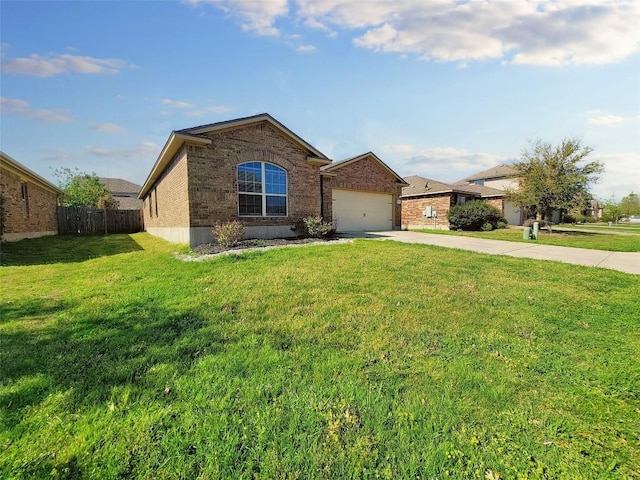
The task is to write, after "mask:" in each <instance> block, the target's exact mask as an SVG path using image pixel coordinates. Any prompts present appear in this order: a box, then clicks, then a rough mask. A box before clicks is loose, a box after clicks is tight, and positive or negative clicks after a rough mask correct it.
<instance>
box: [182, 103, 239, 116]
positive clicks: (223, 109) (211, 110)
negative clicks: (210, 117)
mask: <svg viewBox="0 0 640 480" xmlns="http://www.w3.org/2000/svg"><path fill="white" fill-rule="evenodd" d="M232 111H233V107H230V106H227V105H217V106H213V107H205V108H201V109H199V110H192V111H190V112H186V113H185V115H186V116H187V117H201V116H202V115H207V114H217V113H229V112H232Z"/></svg>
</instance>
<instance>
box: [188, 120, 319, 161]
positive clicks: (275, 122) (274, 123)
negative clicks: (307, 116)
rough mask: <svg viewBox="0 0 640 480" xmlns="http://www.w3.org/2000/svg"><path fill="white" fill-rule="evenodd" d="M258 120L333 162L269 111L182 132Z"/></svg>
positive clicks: (208, 130)
mask: <svg viewBox="0 0 640 480" xmlns="http://www.w3.org/2000/svg"><path fill="white" fill-rule="evenodd" d="M258 122H267V123H269V124H270V125H271V126H273V127H274V128H276V129H278V130H280V131H281V132H283V133H284V134H286V135H287V136H288V137H289V138H291V139H292V140H294V141H295V142H296V143H297V144H298V145H300V146H301V147H303V148H305V149H306V150H309V151H310V152H311V153H313V155H315V157H317V158H318V159H324V160H327V161H328V162H329V163H331V160H329V158H328V157H327V156H326V155H325V154H324V153H322V152H321V151H320V150H318V149H317V148H315V147H314V146H313V145H311V144H309V143H307V142H306V141H305V140H304V139H302V137H299V136H298V135H296V134H295V133H294V132H293V131H292V130H290V129H288V128H287V127H286V126H284V125H283V124H282V123H280V122H279V121H278V120H276V119H275V118H273V117H272V116H271V115H269V114H268V113H261V114H259V115H254V116H251V117H244V118H238V119H235V120H228V121H226V122H220V123H212V124H210V125H203V126H201V127H195V128H188V129H185V130H181V132H185V131H188V132H189V133H191V134H196V135H201V134H204V133H211V132H220V131H224V130H231V129H235V128H238V127H243V126H247V125H252V124H254V123H258Z"/></svg>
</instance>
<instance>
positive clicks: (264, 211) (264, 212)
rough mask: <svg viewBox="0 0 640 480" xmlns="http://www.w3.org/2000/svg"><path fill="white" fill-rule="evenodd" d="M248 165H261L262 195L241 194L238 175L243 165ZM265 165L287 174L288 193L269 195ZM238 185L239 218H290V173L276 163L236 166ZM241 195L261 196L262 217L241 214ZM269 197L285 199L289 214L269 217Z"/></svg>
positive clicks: (240, 164)
mask: <svg viewBox="0 0 640 480" xmlns="http://www.w3.org/2000/svg"><path fill="white" fill-rule="evenodd" d="M248 163H259V164H260V175H261V177H262V192H260V193H256V192H241V191H240V178H239V177H238V173H239V170H238V169H239V168H240V166H242V165H246V164H248ZM265 165H273V166H274V167H277V168H279V169H280V170H282V171H283V172H284V174H285V178H286V184H285V186H286V189H287V193H285V194H282V193H267V185H266V178H267V176H266V172H265ZM236 185H237V186H238V188H237V189H236V190H237V197H236V198H237V199H238V217H242V218H267V217H270V218H287V217H289V172H287V171H286V170H285V169H284V168H282V167H281V166H280V165H276V164H275V163H271V162H260V161H251V162H242V163H239V164H238V165H237V166H236ZM240 195H255V196H258V195H259V196H261V197H262V215H247V214H242V213H240ZM267 196H269V197H284V199H285V210H286V212H287V214H286V215H267Z"/></svg>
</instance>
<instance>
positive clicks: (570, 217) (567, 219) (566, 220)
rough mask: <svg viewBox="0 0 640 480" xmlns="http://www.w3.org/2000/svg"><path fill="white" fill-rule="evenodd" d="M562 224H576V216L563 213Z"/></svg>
mask: <svg viewBox="0 0 640 480" xmlns="http://www.w3.org/2000/svg"><path fill="white" fill-rule="evenodd" d="M562 221H563V222H564V223H576V216H575V215H572V214H571V213H565V214H564V215H563V217H562Z"/></svg>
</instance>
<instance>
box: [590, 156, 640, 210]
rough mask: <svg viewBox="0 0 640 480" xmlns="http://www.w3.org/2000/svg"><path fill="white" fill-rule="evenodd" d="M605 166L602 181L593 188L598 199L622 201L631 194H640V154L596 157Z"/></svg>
mask: <svg viewBox="0 0 640 480" xmlns="http://www.w3.org/2000/svg"><path fill="white" fill-rule="evenodd" d="M593 159H594V160H598V161H601V162H602V163H603V164H604V173H603V174H602V178H601V181H600V182H599V183H596V184H595V185H593V187H592V189H591V190H592V192H593V193H594V195H595V196H596V197H597V198H600V199H607V198H610V197H612V196H613V197H616V198H617V199H618V200H620V199H621V198H622V197H624V196H626V195H628V194H629V193H631V192H635V193H639V192H640V153H637V152H632V153H631V152H630V153H611V154H602V155H597V156H596V155H595V154H594V158H593Z"/></svg>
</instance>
